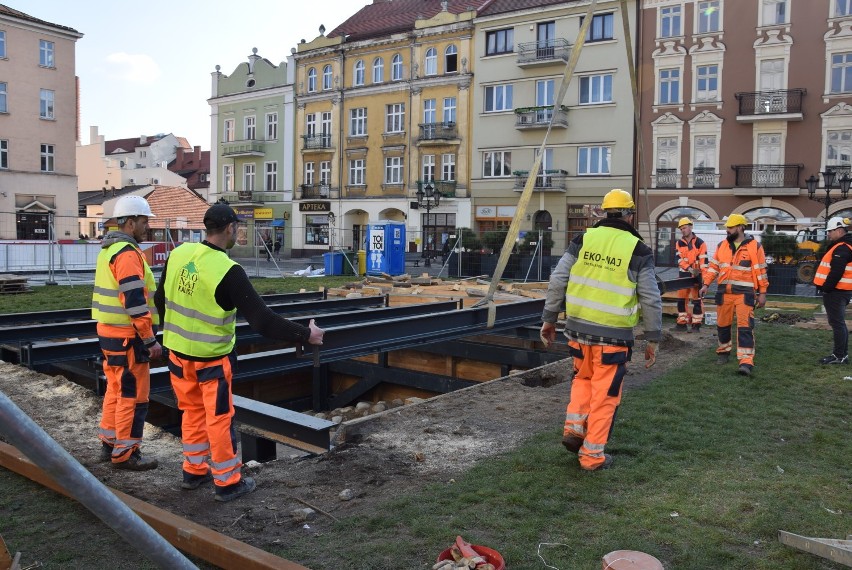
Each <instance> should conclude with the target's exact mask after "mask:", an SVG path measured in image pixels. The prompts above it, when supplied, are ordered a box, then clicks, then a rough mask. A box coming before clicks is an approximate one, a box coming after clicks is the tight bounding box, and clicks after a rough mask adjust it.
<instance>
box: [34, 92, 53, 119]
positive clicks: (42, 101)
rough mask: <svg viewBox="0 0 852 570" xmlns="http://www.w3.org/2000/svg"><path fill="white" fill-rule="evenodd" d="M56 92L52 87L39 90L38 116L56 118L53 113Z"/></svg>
mask: <svg viewBox="0 0 852 570" xmlns="http://www.w3.org/2000/svg"><path fill="white" fill-rule="evenodd" d="M55 97H56V94H55V93H54V92H53V91H51V90H50V89H41V90H40V91H39V111H38V116H39V118H42V119H55V118H56V117H55V116H54V114H53V101H54V98H55Z"/></svg>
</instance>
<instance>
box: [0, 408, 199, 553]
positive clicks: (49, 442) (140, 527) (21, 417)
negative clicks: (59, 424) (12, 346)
mask: <svg viewBox="0 0 852 570" xmlns="http://www.w3.org/2000/svg"><path fill="white" fill-rule="evenodd" d="M0 433H2V434H3V436H4V437H5V438H6V439H8V440H9V442H10V443H11V444H12V445H14V446H15V447H17V448H18V449H20V450H21V451H22V452H23V453H24V454H25V455H26V456H27V457H29V458H30V459H31V460H32V461H33V462H34V463H35V464H36V465H38V466H39V467H40V468H41V469H43V470H44V471H45V472H46V473H47V474H48V475H50V476H51V477H52V478H53V479H54V480H55V481H56V482H57V483H59V484H60V485H61V486H62V487H63V488H65V490H66V491H67V492H68V493H69V494H70V495H71V496H72V497H74V499H76V500H77V501H79V502H80V503H81V504H82V505H83V506H84V507H86V508H87V509H89V510H90V511H92V513H94V514H95V516H97V517H98V518H99V519H101V520H102V521H103V522H104V523H105V524H107V525H108V526H109V527H110V528H112V529H113V530H114V531H115V532H117V533H118V534H119V535H120V536H121V537H122V538H123V539H124V540H126V541H127V542H128V543H129V544H130V545H132V546H133V547H135V548H136V549H138V550H139V552H141V553H142V554H143V555H145V556H146V557H147V558H148V559H149V560H151V561H152V562H154V563H155V564H157V565H158V566H160V567H161V568H186V569H192V568H194V569H195V570H198V567H197V566H196V565H195V564H193V563H192V562H190V561H189V560H188V559H187V558H186V557H185V556H184V555H183V554H181V553H180V552H179V551H178V550H177V549H176V548H175V547H174V546H172V545H171V544H169V543H168V542H167V541H166V540H165V539H164V538H163V537H162V536H160V535H159V534H157V533H156V532H155V531H154V529H152V528H151V527H150V526H148V525H147V524H145V521H143V520H142V519H141V518H139V516H138V515H137V514H136V513H134V512H133V511H132V510H130V508H129V507H128V506H127V505H125V504H124V503H122V502H121V501H120V500H119V499H118V497H116V496H115V495H113V494H112V492H111V491H110V490H109V489H107V488H106V487H105V486H104V485H103V483H101V482H100V481H98V480H97V479H96V478H95V476H94V475H92V474H91V473H89V472H88V471H86V469H84V468H83V466H82V465H80V464H79V463H77V460H76V459H74V458H73V457H71V454H69V453H68V452H67V451H65V450H64V449H63V448H62V446H61V445H59V444H58V443H56V442H55V441H54V440H53V439H52V438H51V437H50V436H49V435H47V433H46V432H45V431H44V430H43V429H41V427H39V426H38V425H37V424H36V423H35V422H34V421H33V420H32V419H31V418H30V417H29V416H28V415H26V414H25V413H24V412H23V411H21V409H20V408H19V407H18V406H17V405H15V403H14V402H13V401H12V400H10V399H9V397H8V396H6V394H4V393H3V392H2V391H0Z"/></svg>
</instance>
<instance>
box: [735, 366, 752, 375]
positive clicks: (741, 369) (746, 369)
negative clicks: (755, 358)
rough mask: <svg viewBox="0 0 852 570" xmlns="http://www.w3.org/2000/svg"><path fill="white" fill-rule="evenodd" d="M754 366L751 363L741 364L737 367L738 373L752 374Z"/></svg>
mask: <svg viewBox="0 0 852 570" xmlns="http://www.w3.org/2000/svg"><path fill="white" fill-rule="evenodd" d="M753 368H754V366H752V365H751V364H740V367H739V368H737V374H739V375H740V376H751V371H752V369H753Z"/></svg>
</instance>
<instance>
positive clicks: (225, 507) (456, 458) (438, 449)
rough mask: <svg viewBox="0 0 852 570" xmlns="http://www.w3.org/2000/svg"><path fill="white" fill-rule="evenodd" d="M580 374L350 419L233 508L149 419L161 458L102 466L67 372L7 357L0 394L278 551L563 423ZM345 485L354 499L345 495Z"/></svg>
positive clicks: (675, 342) (264, 477)
mask: <svg viewBox="0 0 852 570" xmlns="http://www.w3.org/2000/svg"><path fill="white" fill-rule="evenodd" d="M714 332H715V331H714V330H713V329H709V328H708V329H707V331H706V332H701V333H698V334H678V335H677V337H673V336H672V335H669V334H666V335H665V337H664V339H663V342H662V343H661V350H660V351H659V356H658V360H657V365H656V366H655V367H653V368H651V369H650V370H647V369H645V367H644V365H643V355H642V354H641V352H639V353H637V354H635V355H634V359H633V363H632V364H631V366H630V368H629V370H628V376H627V379H626V383H625V388H626V390H627V391H628V392H629V391H630V390H632V389H635V388H636V387H639V386H643V385H645V384H647V383H648V382H650V381H651V380H652V379H653V378H655V377H656V376H658V375H660V374H662V373H663V372H665V371H666V370H667V369H668V368H670V367H671V366H673V365H677V364H678V363H680V362H683V359H684V358H685V357H686V356H688V355H690V354H693V353H695V352H697V351H699V350H705V349H708V348H709V347H712V346H715V335H714ZM639 344H640V346H644V343H641V342H640V343H639ZM570 372H571V365H570V360H563V361H560V362H557V363H554V364H551V365H548V366H544V367H541V368H538V369H535V370H531V371H528V372H524V373H519V374H514V375H510V376H508V377H505V378H500V379H497V380H493V381H491V382H486V383H483V384H480V385H477V386H474V387H471V388H466V389H463V390H459V391H457V392H453V393H451V394H445V395H442V396H439V397H436V398H433V399H430V400H427V401H425V402H422V403H419V404H414V405H409V406H405V407H402V408H393V409H390V410H387V411H385V412H381V413H379V414H375V415H374V416H370V417H368V418H362V419H360V420H355V421H351V422H347V423H346V424H344V426H343V427H342V428H341V431H340V433H339V434H337V438H336V439H337V441H338V442H339V443H338V445H337V446H336V448H335V449H334V450H333V451H332V452H330V453H327V454H325V455H322V456H315V457H304V456H302V455H301V454H297V453H293V454H292V456H290V455H286V454H279V457H280V459H279V460H277V461H274V462H270V463H266V464H263V465H262V466H260V467H258V468H257V469H253V470H252V469H250V470H249V471H253V472H255V473H256V478H257V481H258V489H257V491H256V492H255V493H253V494H251V495H249V496H247V497H244V498H242V499H240V500H238V501H234V502H232V503H224V504H223V503H216V502H214V501H213V490H212V487H206V488H204V487H202V488H201V489H199V490H197V491H182V490H181V488H180V471H181V462H182V457H181V445H180V440H179V439H178V438H176V437H174V436H173V435H171V434H170V433H168V432H166V431H164V430H161V429H158V428H156V427H154V426H151V425H146V427H145V436H144V444H143V451H144V453H146V454H147V455H153V456H156V457H158V458H159V460H160V467H159V468H158V469H156V470H154V471H151V472H146V473H131V472H124V471H116V470H114V469H112V468H111V467H110V465H109V464H108V463H100V462H99V460H98V457H99V453H100V448H101V446H100V442H99V441H98V440H97V437H96V435H95V433H96V429H97V423H98V420H99V417H100V400H99V398H97V397H96V396H95V395H94V394H93V393H92V392H90V391H89V390H87V389H85V388H83V387H80V386H78V385H76V384H74V383H72V382H70V381H68V380H66V379H65V378H63V377H49V376H45V375H42V374H39V373H36V372H33V371H31V370H28V369H25V368H22V367H19V366H14V365H10V364H6V363H2V364H0V390H2V391H3V392H5V393H6V394H7V395H8V396H9V397H10V398H11V399H12V400H13V401H14V402H15V403H16V404H17V405H18V406H19V407H21V408H22V409H23V410H24V412H26V413H27V414H28V415H29V416H30V417H32V418H33V419H34V420H35V421H36V423H38V424H39V425H40V426H41V427H42V428H44V429H45V431H47V432H48V433H49V434H50V435H51V436H52V437H53V438H54V439H56V440H57V441H58V442H59V443H60V444H61V445H62V446H63V447H64V448H65V449H66V450H68V451H69V452H70V453H71V454H72V455H73V456H74V457H75V458H77V460H78V461H80V462H81V463H82V464H83V465H84V466H85V467H86V468H87V469H89V470H90V471H91V472H92V473H93V474H94V475H95V476H96V477H97V478H98V479H100V480H101V481H102V482H104V483H105V484H107V485H109V486H111V487H114V488H116V489H119V490H121V491H124V492H126V493H129V494H132V495H134V496H136V497H138V498H140V499H142V500H145V501H148V502H150V503H152V504H154V505H156V506H158V507H161V508H163V509H166V510H168V511H171V512H173V513H175V514H179V515H181V516H184V517H187V518H189V519H191V520H193V521H195V522H197V523H200V524H202V525H205V526H208V527H210V528H213V529H215V530H217V531H219V532H223V533H225V534H227V535H229V536H232V537H234V538H237V539H239V540H242V541H245V542H248V543H250V544H253V545H254V546H258V547H260V548H264V549H269V548H271V547H273V546H274V545H275V544H276V543H281V542H286V540H287V539H286V534H287V533H289V532H301V531H302V525H303V524H304V523H297V522H296V521H294V520H293V519H292V517H291V515H290V513H291V512H292V511H294V510H296V509H302V508H304V507H305V506H306V504H310V505H312V506H314V507H316V508H317V509H319V513H320V514H319V515H318V518H316V519H314V520H312V521H311V522H310V523H309V524H310V526H311V527H312V528H314V529H315V530H316V531H317V532H320V531H321V530H322V527H324V526H327V525H328V524H329V523H331V522H332V521H331V517H337V518H342V517H345V516H349V515H352V514H355V513H361V512H373V511H375V510H377V509H378V508H379V505H380V504H381V503H383V502H384V501H385V500H386V499H387V498H388V497H390V496H393V495H395V494H398V493H406V492H410V491H412V490H414V489H415V488H416V487H418V486H421V485H426V484H429V483H431V482H439V481H448V480H449V479H451V478H453V477H455V476H457V475H458V474H459V473H461V472H463V471H465V470H467V469H469V468H470V467H471V466H472V465H473V464H475V463H476V462H477V461H478V460H480V459H483V458H485V457H488V456H490V455H493V454H496V453H502V452H504V451H506V450H508V449H510V448H512V447H513V446H515V445H516V444H517V443H518V442H520V441H521V440H523V439H525V438H527V437H529V436H530V435H531V434H533V433H535V432H538V431H541V430H545V429H552V428H556V427H558V426H561V424H562V422H563V420H564V414H565V405H566V404H567V401H568V394H569V384H568V377H569V375H570ZM628 401H629V396H628ZM496 434H499V437H498V436H497V435H496ZM346 489H349V490H350V491H351V494H352V496H353V498H352V499H351V500H342V499H341V498H340V494H341V492H342V491H344V490H346ZM322 513H327V515H326V514H322ZM76 547H77V548H80V549H84V548H86V545H85V543H82V544H78V545H77V546H76Z"/></svg>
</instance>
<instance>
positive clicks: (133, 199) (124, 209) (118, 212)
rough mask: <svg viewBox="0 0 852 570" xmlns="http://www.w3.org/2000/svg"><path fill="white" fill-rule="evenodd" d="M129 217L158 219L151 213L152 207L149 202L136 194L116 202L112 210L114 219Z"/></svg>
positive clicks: (123, 197)
mask: <svg viewBox="0 0 852 570" xmlns="http://www.w3.org/2000/svg"><path fill="white" fill-rule="evenodd" d="M128 216H148V217H149V218H156V217H157V216H155V215H154V213H153V212H151V206H149V205H148V200H146V199H145V198H143V197H142V196H137V195H135V194H131V195H129V196H122V197H121V198H119V199H118V200H116V201H115V207H114V208H113V210H112V217H113V218H126V217H128Z"/></svg>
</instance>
